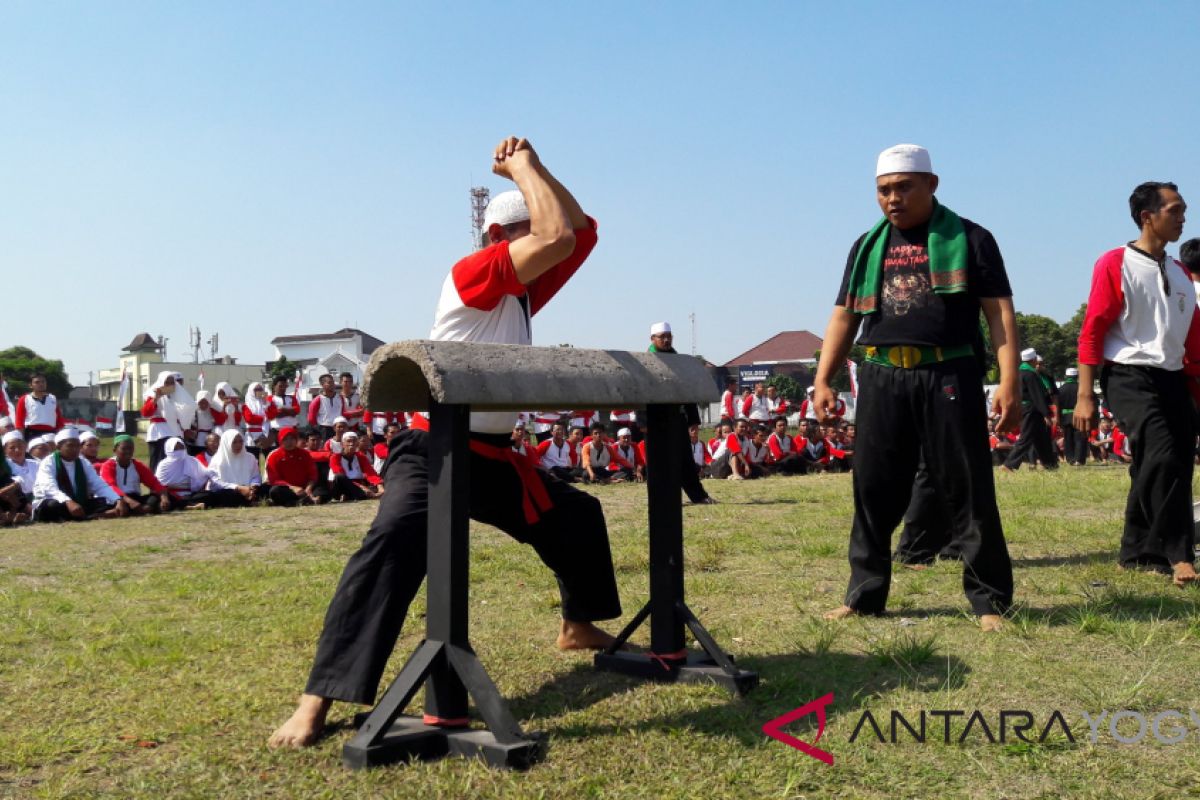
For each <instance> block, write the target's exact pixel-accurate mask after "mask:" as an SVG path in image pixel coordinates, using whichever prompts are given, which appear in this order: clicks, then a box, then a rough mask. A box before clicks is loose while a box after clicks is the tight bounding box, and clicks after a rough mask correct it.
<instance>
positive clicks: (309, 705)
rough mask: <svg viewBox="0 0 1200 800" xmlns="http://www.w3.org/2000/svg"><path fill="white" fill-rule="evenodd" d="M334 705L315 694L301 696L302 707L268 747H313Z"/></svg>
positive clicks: (272, 738)
mask: <svg viewBox="0 0 1200 800" xmlns="http://www.w3.org/2000/svg"><path fill="white" fill-rule="evenodd" d="M332 703H333V701H332V700H330V699H329V698H328V697H318V696H317V695H315V694H302V695H300V705H299V706H297V707H296V712H295V713H294V714H292V716H291V719H289V720H288V721H287V722H285V723H283V724H282V725H280V726H279V729H278V730H277V731H275V732H274V733H273V734H271V738H270V739H268V740H267V747H270V748H278V747H287V748H290V749H292V750H299V749H300V748H301V747H311V746H312V745H313V743H315V742H316V741H317V737H318V736H320V735H321V731H322V730H323V729H324V728H325V715H326V714H328V713H329V706H330V705H331V704H332Z"/></svg>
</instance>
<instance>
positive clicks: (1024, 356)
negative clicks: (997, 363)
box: [1021, 347, 1038, 361]
mask: <svg viewBox="0 0 1200 800" xmlns="http://www.w3.org/2000/svg"><path fill="white" fill-rule="evenodd" d="M1037 357H1038V354H1037V350H1034V349H1033V348H1032V347H1026V348H1025V349H1024V350H1022V351H1021V360H1022V361H1037Z"/></svg>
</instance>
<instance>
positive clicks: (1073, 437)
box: [1062, 414, 1088, 465]
mask: <svg viewBox="0 0 1200 800" xmlns="http://www.w3.org/2000/svg"><path fill="white" fill-rule="evenodd" d="M1062 432H1063V457H1064V458H1066V459H1067V463H1068V464H1080V465H1083V464H1086V463H1087V460H1088V439H1087V434H1086V433H1084V432H1083V431H1077V430H1075V425H1074V423H1073V422H1072V420H1071V415H1070V414H1064V415H1063V419H1062Z"/></svg>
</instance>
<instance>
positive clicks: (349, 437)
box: [329, 431, 383, 502]
mask: <svg viewBox="0 0 1200 800" xmlns="http://www.w3.org/2000/svg"><path fill="white" fill-rule="evenodd" d="M360 442H361V440H360V439H359V436H358V434H357V433H355V432H354V431H346V432H345V433H343V434H342V452H340V453H338V454H337V455H335V456H333V457H332V458H330V459H329V482H330V487H329V489H330V492H329V493H330V494H331V495H332V496H333V497H335V498H339V499H341V500H342V501H344V502H353V501H357V500H367V499H371V500H375V499H378V497H379V496H380V495H381V494H383V481H382V480H381V479H380V478H379V473H377V472H376V471H375V468H374V467H373V466H371V459H369V458H368V457H367V454H366V453H362V452H360V451H359V445H360Z"/></svg>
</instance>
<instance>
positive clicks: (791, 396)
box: [763, 375, 804, 403]
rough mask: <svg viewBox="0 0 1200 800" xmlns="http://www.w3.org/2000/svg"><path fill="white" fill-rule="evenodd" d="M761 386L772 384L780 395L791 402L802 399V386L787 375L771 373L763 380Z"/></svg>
mask: <svg viewBox="0 0 1200 800" xmlns="http://www.w3.org/2000/svg"><path fill="white" fill-rule="evenodd" d="M763 386H774V387H775V390H776V391H778V392H779V394H780V396H781V397H786V398H787V399H788V401H789V402H792V403H796V402H799V401H800V400H803V399H804V387H802V386H801V385H800V384H799V383H798V382H797V381H796V379H795V378H791V377H789V376H787V375H772V376H771V377H769V378H767V379H766V380H765V381H763Z"/></svg>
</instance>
